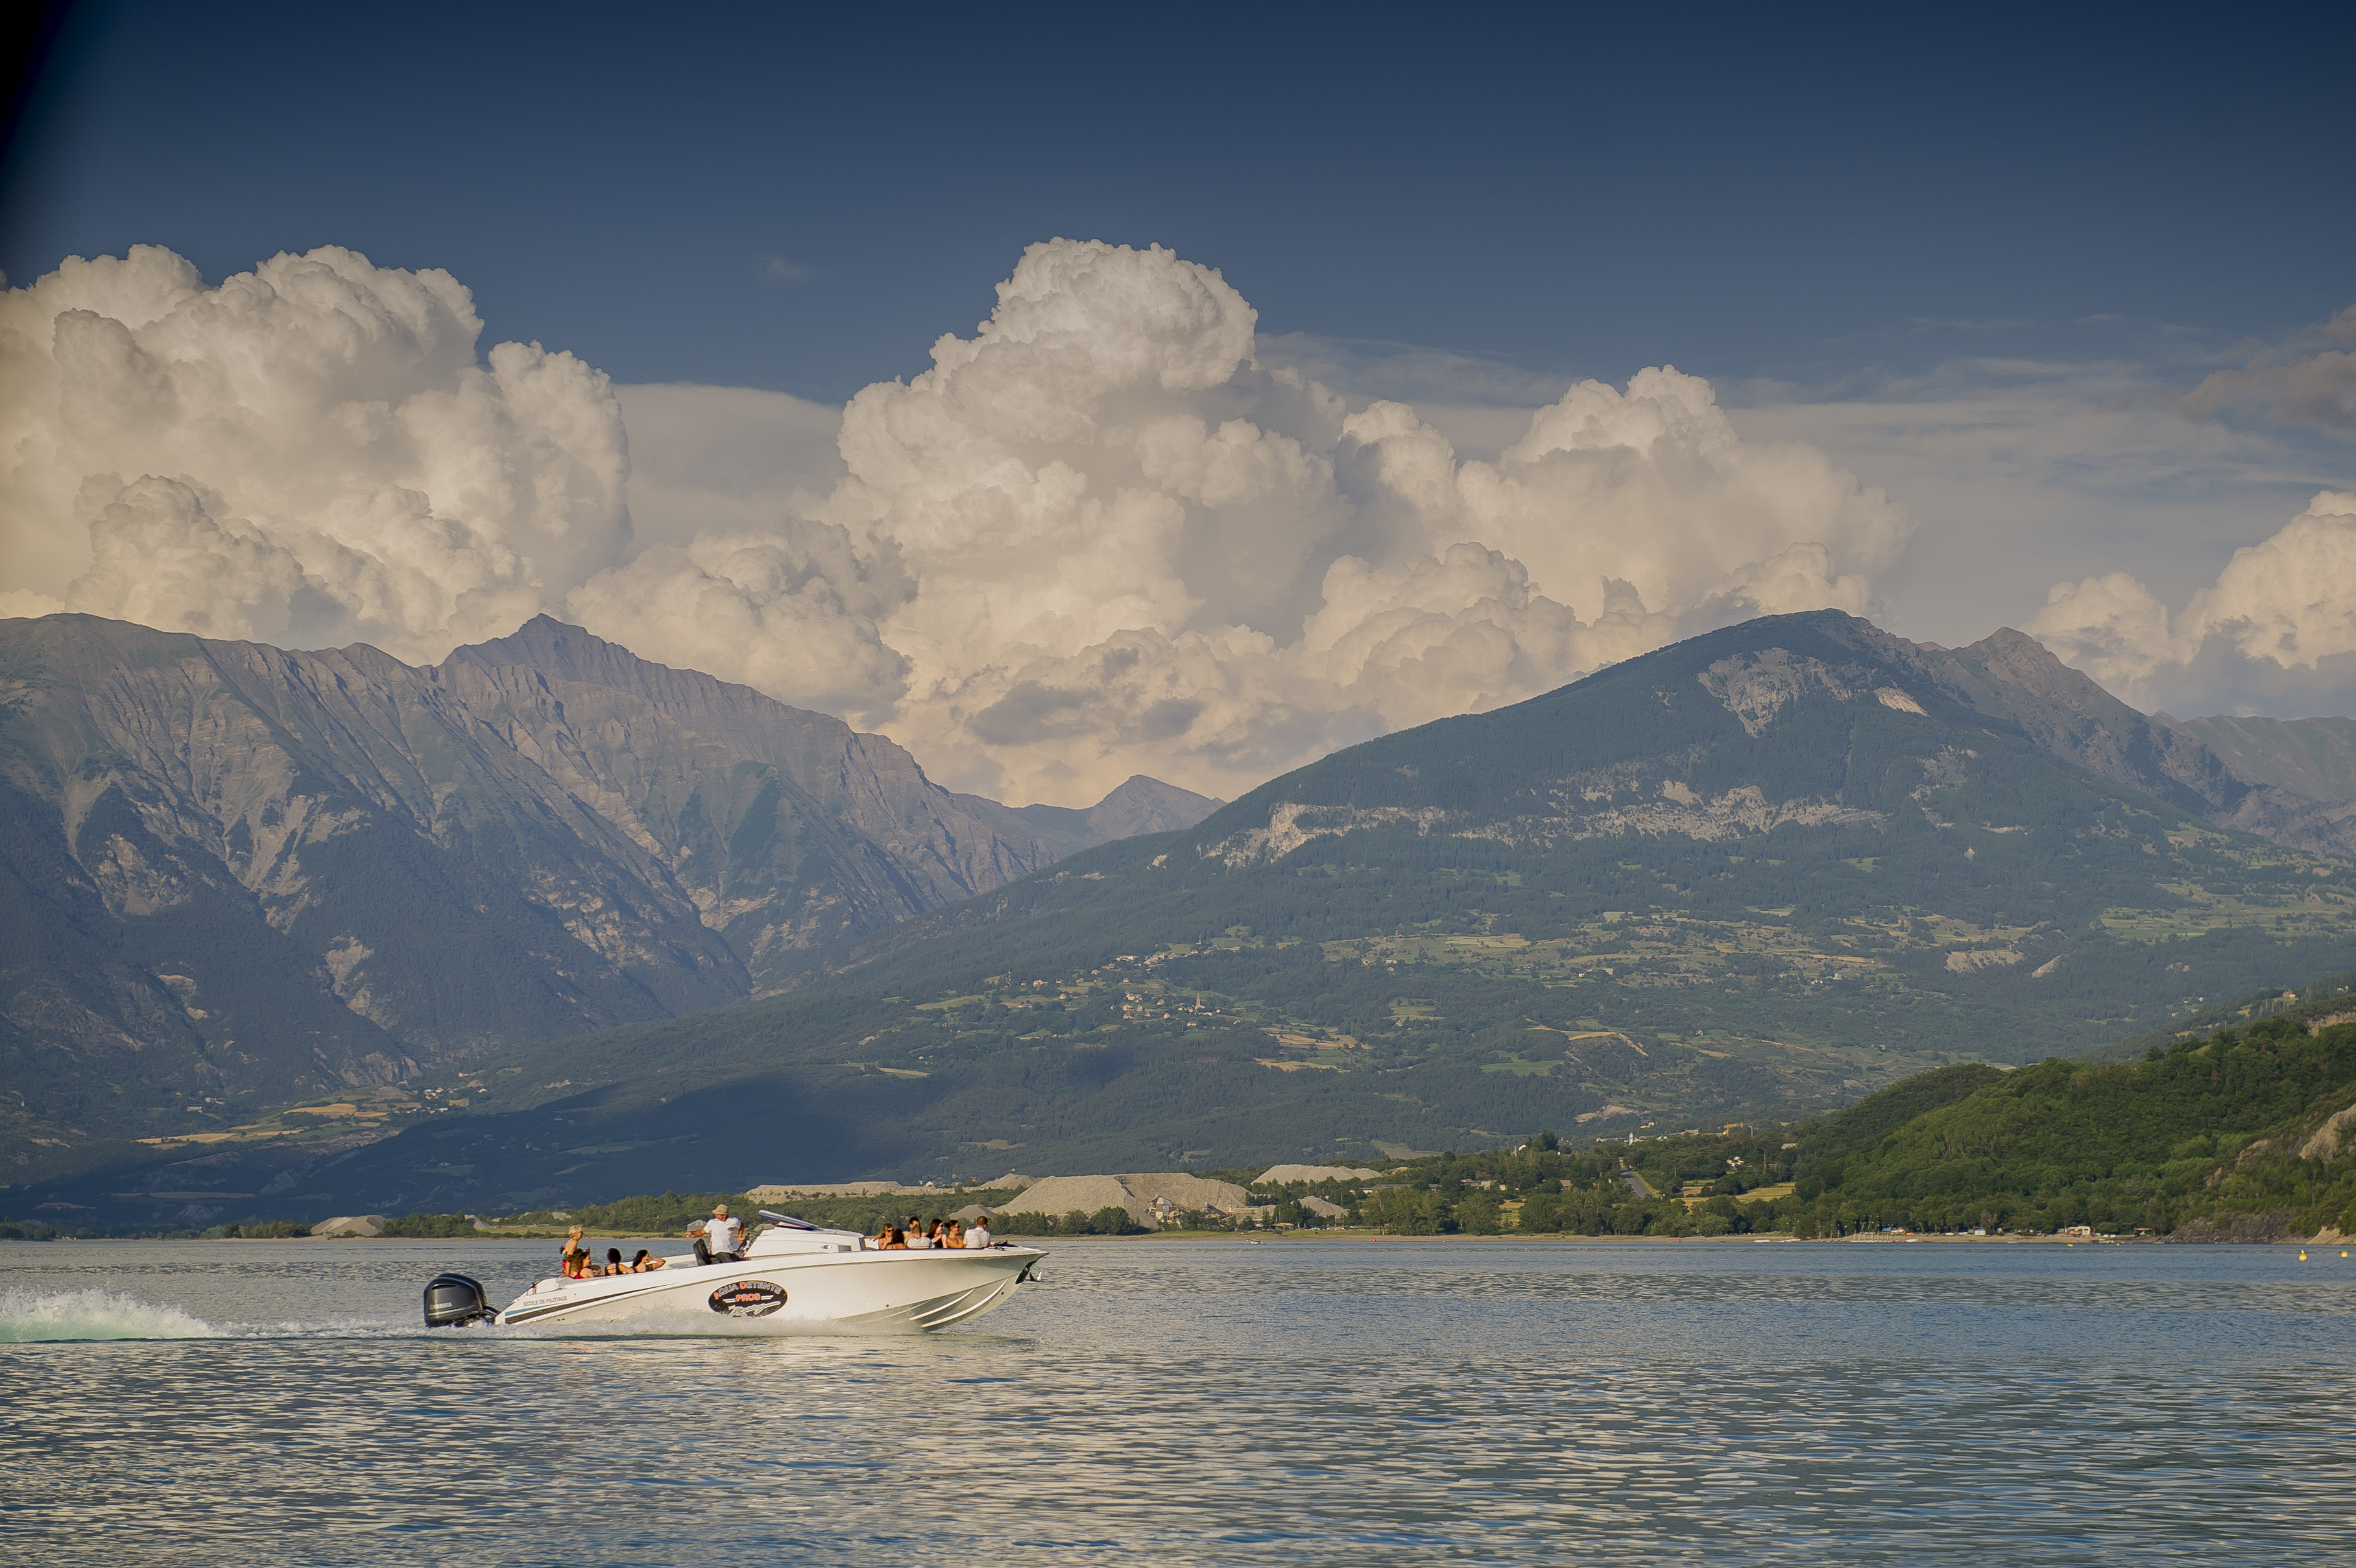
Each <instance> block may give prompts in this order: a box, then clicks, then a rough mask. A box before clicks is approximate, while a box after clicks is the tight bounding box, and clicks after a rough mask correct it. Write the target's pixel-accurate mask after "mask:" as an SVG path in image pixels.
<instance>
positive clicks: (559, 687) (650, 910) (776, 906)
mask: <svg viewBox="0 0 2356 1568" xmlns="http://www.w3.org/2000/svg"><path fill="white" fill-rule="evenodd" d="M1146 782H1148V783H1150V782H1151V781H1150V780H1149V781H1146ZM1179 793H1182V794H1183V791H1182V792H1179ZM1206 809H1207V803H1206ZM1072 814H1073V815H1075V816H1077V817H1083V818H1085V816H1086V815H1087V814H1086V813H1079V812H1075V813H1072ZM0 821H4V822H5V845H0V931H5V933H6V940H5V945H0V1061H5V1063H6V1079H5V1081H6V1082H7V1084H8V1085H9V1087H10V1088H11V1089H13V1090H16V1091H17V1095H18V1101H19V1102H18V1104H17V1106H16V1108H15V1109H16V1115H17V1117H18V1118H19V1119H20V1120H25V1119H29V1121H30V1122H33V1123H37V1124H47V1125H52V1126H53V1127H54V1128H55V1129H59V1130H63V1129H67V1128H69V1127H71V1128H80V1127H81V1126H82V1124H83V1123H96V1124H101V1125H104V1126H108V1127H111V1128H112V1129H114V1130H115V1131H118V1132H121V1131H137V1132H141V1133H164V1132H170V1133H185V1132H188V1131H191V1130H192V1129H195V1128H198V1127H201V1126H204V1125H206V1124H208V1123H209V1122H212V1121H218V1120H220V1119H222V1118H225V1117H227V1118H232V1119H233V1117H234V1113H235V1112H236V1110H237V1107H238V1104H239V1101H240V1100H241V1098H243V1099H244V1100H245V1102H247V1103H254V1102H256V1099H255V1097H259V1098H260V1099H262V1100H276V1101H284V1100H286V1099H289V1098H294V1097H298V1096H302V1095H305V1094H310V1093H314V1092H324V1091H327V1090H334V1089H336V1088H337V1087H339V1086H347V1085H350V1084H354V1083H361V1082H369V1081H376V1082H386V1081H392V1080H397V1079H401V1078H403V1077H406V1076H408V1075H409V1074H411V1073H412V1072H413V1071H414V1070H415V1069H416V1068H417V1066H418V1064H419V1063H421V1062H423V1061H428V1060H432V1059H434V1058H438V1057H444V1056H447V1055H449V1054H451V1053H454V1052H464V1051H466V1050H469V1049H472V1048H477V1047H487V1046H490V1045H494V1044H498V1043H502V1042H509V1043H511V1042H516V1041H520V1040H527V1039H533V1038H542V1037H549V1036H562V1035H569V1034H574V1033H579V1032H581V1031H584V1030H588V1029H595V1028H601V1027H605V1026H611V1025H615V1024H621V1023H627V1022H632V1021H635V1020H643V1019H650V1018H659V1017H664V1016H669V1015H678V1014H681V1013H686V1012H691V1011H694V1010H697V1009H700V1008H704V1007H710V1006H713V1005H717V1004H722V1003H725V1002H728V1001H732V1000H734V999H736V998H738V997H742V996H744V995H747V994H750V993H757V992H759V991H761V990H764V989H770V988H775V987H776V986H778V985H782V984H784V983H787V982H788V981H789V979H790V977H791V975H792V974H793V972H794V971H795V968H796V966H797V964H798V962H799V961H801V960H802V958H803V956H804V955H806V954H807V953H809V951H811V950H814V949H816V948H818V947H819V946H820V945H822V944H824V943H826V942H828V941H830V940H836V939H839V938H841V937H844V936H851V935H858V934H862V933H864V932H867V931H871V930H873V929H877V928H879V927H881V926H884V925H888V924H890V923H891V922H894V921H895V920H900V919H905V918H907V917H909V916H911V915H914V914H917V913H921V912H923V911H925V910H927V909H933V908H939V907H940V906H942V905H944V904H947V903H951V902H954V901H956V900H958V899H959V898H963V897H969V895H971V894H973V893H976V892H979V891H981V890H983V889H986V888H991V887H995V886H1000V885H1001V884H1002V883H1005V882H1007V881H1009V880H1012V878H1014V877H1017V876H1020V875H1023V874H1024V873H1025V872H1028V871H1030V870H1032V869H1033V868H1034V867H1036V866H1038V865H1044V864H1045V863H1046V862H1047V861H1049V860H1052V859H1054V858H1055V856H1056V855H1057V854H1061V853H1065V852H1066V850H1067V849H1068V848H1073V847H1078V846H1079V843H1083V842H1085V843H1094V842H1099V841H1098V839H1097V838H1095V837H1093V836H1087V833H1086V832H1085V831H1084V832H1082V834H1080V835H1079V836H1078V837H1077V838H1075V835H1074V834H1072V833H1069V832H1065V833H1060V834H1059V833H1039V832H1032V831H1030V828H1029V824H1027V823H1026V822H1024V821H1023V818H1022V817H1021V815H1020V814H1019V813H1017V812H1015V811H1012V810H1010V809H1009V808H1006V807H1004V806H1001V805H999V804H997V803H996V802H994V801H988V800H978V799H975V798H973V797H967V796H958V795H954V794H952V793H950V792H949V791H948V790H945V789H940V788H939V787H938V786H937V785H935V784H933V783H931V782H930V781H929V780H928V779H926V778H925V776H924V773H923V770H922V769H921V768H918V767H917V766H916V761H915V759H914V758H913V757H910V756H909V755H908V754H907V753H906V752H905V751H904V750H902V749H901V748H900V747H899V746H894V745H893V744H892V743H891V742H889V741H887V740H884V739H882V738H881V737H879V736H864V735H859V734H857V733H855V732H853V731H852V730H851V728H850V727H849V726H848V725H844V724H842V723H841V721H839V720H836V719H832V718H829V717H826V716H825V715H823V714H810V713H804V712H801V711H799V710H797V709H794V708H789V707H787V706H786V705H785V704H783V703H776V702H773V701H771V700H770V699H768V698H766V697H764V696H762V695H760V694H759V693H755V692H753V691H751V690H749V689H747V688H744V687H741V686H731V685H728V684H726V683H725V682H719V681H714V680H712V679H711V678H709V677H707V676H703V675H699V674H695V673H692V672H690V671H676V670H670V669H667V668H665V667H663V666H661V665H657V664H650V663H648V662H647V661H645V660H639V659H637V658H636V657H634V656H633V655H631V654H630V653H629V652H628V651H627V650H623V649H620V648H617V647H615V646H614V645H612V644H610V643H605V642H603V641H601V640H599V639H596V638H594V637H591V636H589V635H588V634H587V633H585V632H583V631H581V630H579V629H578V628H572V627H566V626H562V625H561V624H559V623H557V622H554V621H551V620H547V619H545V618H543V619H541V620H537V621H534V622H532V623H530V625H528V626H526V627H524V628H521V629H520V630H519V631H518V632H517V634H516V635H515V636H513V637H509V638H504V639H499V640H498V641H496V642H490V643H486V644H483V645H481V646H479V647H475V648H468V649H461V650H458V651H457V652H456V653H455V654H453V655H452V656H451V657H450V659H449V660H445V661H444V663H443V664H442V665H440V666H439V667H437V668H434V669H431V670H418V669H412V668H411V667H409V666H407V665H405V664H402V663H401V662H400V661H399V660H394V659H391V658H390V657H388V656H386V655H384V654H381V653H379V652H378V651H376V650H373V649H370V648H366V647H355V648H349V649H343V650H335V651H330V652H319V653H301V652H289V651H286V650H279V649H274V648H268V647H263V646H260V645H257V644H252V643H228V642H215V641H210V640H208V639H201V638H196V637H190V636H185V635H176V634H170V633H164V632H157V631H152V630H149V629H147V628H141V627H134V626H128V625H124V624H122V623H119V622H111V621H104V620H99V619H96V618H91V617H87V616H54V617H49V618H44V619H40V620H33V621H27V620H16V621H5V622H0ZM1084 827H1085V824H1084ZM176 1117H185V1118H186V1119H187V1121H186V1122H185V1124H183V1123H182V1122H178V1121H176V1120H174V1119H175V1118H176ZM158 1118H161V1120H158ZM28 1135H29V1133H28ZM77 1135H79V1134H77Z"/></svg>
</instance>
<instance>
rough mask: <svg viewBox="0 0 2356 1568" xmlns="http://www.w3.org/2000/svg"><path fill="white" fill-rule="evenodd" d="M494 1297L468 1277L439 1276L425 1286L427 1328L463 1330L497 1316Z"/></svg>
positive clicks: (435, 1276)
mask: <svg viewBox="0 0 2356 1568" xmlns="http://www.w3.org/2000/svg"><path fill="white" fill-rule="evenodd" d="M497 1316H498V1310H497V1309H496V1308H494V1307H493V1306H492V1305H491V1298H490V1297H489V1296H488V1295H487V1294H484V1292H483V1285H482V1282H481V1281H480V1280H472V1279H468V1278H467V1277H466V1275H465V1274H436V1275H434V1283H431V1284H429V1285H427V1286H426V1287H425V1326H426V1327H428V1328H464V1327H466V1325H468V1324H469V1323H473V1322H475V1321H476V1320H477V1319H478V1318H486V1317H497Z"/></svg>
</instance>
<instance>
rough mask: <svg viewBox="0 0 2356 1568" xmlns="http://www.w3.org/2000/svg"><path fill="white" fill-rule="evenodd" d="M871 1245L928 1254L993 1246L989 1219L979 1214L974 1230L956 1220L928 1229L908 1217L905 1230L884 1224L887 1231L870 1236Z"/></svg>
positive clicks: (940, 1220) (938, 1223)
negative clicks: (928, 1252)
mask: <svg viewBox="0 0 2356 1568" xmlns="http://www.w3.org/2000/svg"><path fill="white" fill-rule="evenodd" d="M867 1240H868V1243H869V1244H870V1245H871V1246H873V1247H875V1248H878V1249H879V1250H881V1251H886V1252H899V1251H909V1252H925V1251H932V1250H933V1249H934V1248H936V1247H958V1248H963V1247H987V1246H989V1245H990V1216H989V1215H987V1214H982V1215H977V1216H976V1217H975V1218H974V1222H973V1225H972V1228H971V1229H968V1228H967V1227H966V1226H965V1225H963V1224H962V1223H960V1222H959V1221H958V1220H956V1219H936V1220H934V1221H933V1222H932V1225H931V1226H930V1227H929V1228H927V1227H926V1224H925V1222H924V1221H923V1220H921V1219H918V1218H917V1217H916V1216H915V1215H913V1214H911V1215H910V1216H908V1223H907V1225H906V1226H905V1227H902V1226H898V1225H894V1224H893V1223H892V1222H891V1221H890V1220H888V1219H887V1220H885V1221H884V1222H883V1230H879V1231H877V1232H876V1233H875V1234H874V1235H873V1236H871V1237H869V1238H868V1239H867Z"/></svg>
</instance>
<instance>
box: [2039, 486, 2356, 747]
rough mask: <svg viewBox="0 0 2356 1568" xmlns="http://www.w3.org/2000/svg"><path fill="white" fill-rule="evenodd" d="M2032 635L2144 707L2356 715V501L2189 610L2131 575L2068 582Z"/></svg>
mask: <svg viewBox="0 0 2356 1568" xmlns="http://www.w3.org/2000/svg"><path fill="white" fill-rule="evenodd" d="M2028 630H2029V632H2030V633H2031V634H2032V635H2034V636H2036V637H2037V638H2039V639H2040V640H2042V641H2044V642H2045V643H2046V644H2047V645H2048V646H2049V647H2051V648H2052V649H2053V650H2055V651H2056V652H2057V653H2059V654H2060V655H2061V657H2062V658H2063V659H2065V660H2068V661H2069V662H2071V663H2072V664H2074V665H2076V666H2077V667H2078V668H2080V669H2082V670H2083V671H2086V672H2087V673H2088V674H2090V675H2092V676H2094V678H2095V679H2096V680H2098V681H2100V682H2103V684H2104V685H2105V686H2107V687H2109V688H2110V689H2111V690H2112V691H2114V692H2115V693H2118V694H2119V695H2120V696H2122V697H2124V698H2125V699H2126V701H2128V702H2130V703H2135V704H2136V706H2138V707H2144V708H2154V707H2158V706H2161V705H2163V704H2164V705H2168V706H2170V707H2173V708H2177V709H2179V710H2184V711H2186V712H2188V713H2205V712H2211V711H2219V710H2222V711H2225V712H2272V713H2297V714H2346V713H2350V712H2351V709H2356V493H2351V492H2345V491H2332V490H2326V491H2324V492H2322V493H2321V494H2319V495H2318V496H2317V497H2316V498H2315V499H2314V500H2313V501H2312V502H2311V503H2309V505H2308V509H2307V510H2305V511H2303V512H2301V513H2300V514H2299V515H2298V516H2297V517H2295V518H2293V519H2292V520H2291V521H2289V523H2288V524H2286V526H2285V527H2284V528H2283V529H2282V531H2281V532H2278V533H2276V534H2275V535H2274V536H2273V537H2272V538H2270V539H2266V540H2265V541H2263V542H2259V543H2257V544H2253V545H2250V546H2248V547H2247V548H2245V549H2242V550H2237V551H2235V552H2234V553H2233V559H2232V560H2231V561H2229V562H2228V563H2226V565H2225V568H2224V570H2223V571H2222V572H2220V573H2219V574H2218V575H2217V581H2216V582H2215V583H2214V584H2212V585H2210V586H2208V587H2205V588H2203V589H2201V591H2200V592H2198V593H2196V594H2194V595H2193V596H2192V597H2191V599H2190V602H2189V603H2188V604H2187V605H2186V606H2185V607H2184V608H2183V610H2182V611H2181V612H2180V613H2177V614H2174V615H2171V614H2170V613H2169V608H2168V607H2167V606H2166V605H2165V604H2163V603H2161V601H2160V599H2159V597H2158V596H2157V595H2155V594H2154V593H2153V592H2152V591H2151V590H2150V589H2149V588H2147V587H2146V586H2145V585H2143V583H2142V582H2140V581H2139V580H2137V579H2136V578H2135V577H2134V576H2132V575H2128V574H2126V573H2125V572H2114V573H2111V574H2109V575H2104V576H2100V577H2088V578H2086V579H2084V580H2083V581H2082V582H2078V583H2061V584H2056V585H2054V587H2053V589H2052V592H2051V594H2050V595H2049V596H2048V597H2047V602H2046V605H2045V607H2044V608H2043V609H2042V610H2040V612H2039V613H2038V615H2037V617H2036V618H2034V619H2032V620H2031V621H2030V622H2029V627H2028Z"/></svg>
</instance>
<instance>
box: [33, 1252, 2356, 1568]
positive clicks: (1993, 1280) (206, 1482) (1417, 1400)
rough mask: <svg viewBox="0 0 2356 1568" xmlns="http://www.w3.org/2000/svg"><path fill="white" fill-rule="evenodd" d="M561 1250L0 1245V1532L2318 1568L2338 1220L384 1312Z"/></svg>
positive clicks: (858, 1554) (43, 1551)
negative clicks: (909, 1292)
mask: <svg viewBox="0 0 2356 1568" xmlns="http://www.w3.org/2000/svg"><path fill="white" fill-rule="evenodd" d="M551 1251H552V1243H519V1242H496V1241H494V1242H477V1241H455V1242H423V1241H420V1242H409V1241H372V1242H370V1241H362V1242H337V1241H286V1242H185V1243H183V1242H75V1243H66V1242H51V1243H46V1244H34V1243H0V1476H5V1480H0V1559H7V1560H13V1561H25V1562H79V1561H95V1560H105V1561H108V1562H112V1563H141V1562H158V1563H216V1562H230V1563H250V1562H257V1561H276V1562H280V1563H380V1562H401V1563H408V1562H423V1561H429V1560H435V1559H439V1560H444V1561H466V1562H476V1563H610V1564H616V1565H621V1564H632V1563H699V1564H701V1563H719V1562H723V1561H726V1562H735V1563H743V1562H755V1563H771V1562H810V1563H928V1564H929V1563H980V1562H998V1561H1002V1560H1006V1559H1008V1558H1010V1557H1020V1558H1024V1559H1031V1560H1036V1561H1053V1562H1055V1563H1064V1564H1080V1563H1119V1564H1123V1565H1124V1568H1143V1565H1145V1564H1152V1563H1353V1564H1361V1563H1556V1562H1565V1561H1577V1562H1581V1563H1657V1562H1662V1561H1674V1560H1686V1559H1690V1560H1694V1561H1707V1562H1709V1563H1894V1562H1905V1563H2133V1562H2160V1561H2187V1562H2190V1561H2201V1562H2211V1563H2216V1562H2259V1561H2265V1562H2348V1561H2351V1559H2356V1535H2352V1534H2351V1525H2350V1522H2349V1515H2350V1502H2351V1498H2352V1497H2356V1457H2351V1455H2356V1400H2351V1394H2356V1311H2351V1303H2356V1259H2344V1258H2342V1257H2340V1250H2339V1249H2337V1248H2327V1249H2310V1250H2309V1251H2308V1261H2307V1262H2299V1261H2298V1254H2297V1251H2296V1250H2295V1249H2288V1248H2247V1249H2244V1248H2159V1247H2077V1248H2069V1249H2064V1248H2061V1247H2051V1246H2038V1247H2029V1246H1993V1245H1990V1246H1958V1245H1934V1244H1928V1243H1925V1244H1919V1245H1911V1246H1897V1245H1868V1246H1858V1245H1839V1244H1825V1245H1806V1246H1802V1245H1757V1244H1736V1245H1728V1244H1680V1243H1631V1244H1616V1245H1615V1244H1609V1243H1531V1242H1481V1241H1471V1240H1448V1241H1435V1242H1403V1241H1393V1242H1381V1241H1349V1240H1313V1241H1272V1242H1269V1243H1267V1244H1264V1245H1251V1244H1248V1243H1246V1242H1242V1241H1237V1242H1160V1241H1150V1240H1130V1241H1088V1242H1066V1243H1059V1244H1056V1245H1055V1250H1054V1252H1053V1255H1052V1256H1051V1257H1050V1258H1049V1260H1048V1262H1047V1264H1046V1266H1045V1270H1044V1273H1045V1274H1046V1278H1045V1280H1044V1283H1041V1284H1039V1285H1036V1286H1029V1287H1025V1289H1024V1290H1023V1293H1022V1294H1019V1295H1018V1296H1017V1297H1016V1299H1015V1300H1014V1301H1013V1303H1012V1305H1008V1306H1006V1307H1004V1308H1002V1309H1001V1310H1000V1311H999V1312H997V1313H996V1314H994V1315H992V1316H990V1317H988V1318H986V1319H984V1320H983V1321H982V1322H981V1324H980V1325H978V1326H976V1327H975V1328H974V1329H973V1330H971V1331H969V1332H966V1333H959V1334H948V1335H941V1336H937V1337H930V1338H922V1339H864V1340H853V1339H841V1340H745V1339H668V1340H653V1339H600V1338H563V1337H550V1336H530V1335H520V1334H511V1333H505V1332H500V1331H486V1330H483V1329H469V1330H466V1331H464V1332H453V1331H449V1330H444V1331H442V1332H440V1333H438V1334H431V1335H429V1334H427V1333H426V1332H424V1331H423V1329H422V1328H420V1327H418V1326H417V1323H418V1317H417V1310H418V1308H417V1301H418V1293H419V1290H420V1288H421V1287H422V1286H423V1283H424V1281H425V1279H426V1278H427V1277H428V1276H429V1275H431V1274H432V1273H434V1272H435V1271H436V1270H437V1269H440V1268H444V1267H457V1268H462V1269H465V1270H466V1271H467V1272H470V1273H475V1274H477V1275H478V1276H479V1277H480V1278H482V1279H483V1280H484V1282H485V1283H487V1284H488V1285H490V1286H491V1287H492V1293H493V1295H494V1298H495V1299H496V1300H498V1301H501V1302H504V1301H506V1300H507V1299H508V1298H509V1296H511V1295H513V1294H515V1293H516V1292H518V1291H519V1290H520V1289H522V1288H523V1287H524V1286H525V1285H526V1284H528V1283H530V1281H531V1280H532V1279H533V1278H535V1277H537V1276H539V1275H540V1274H541V1273H545V1272H546V1269H545V1266H544V1265H545V1262H546V1259H547V1257H548V1256H549V1254H550V1253H551Z"/></svg>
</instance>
